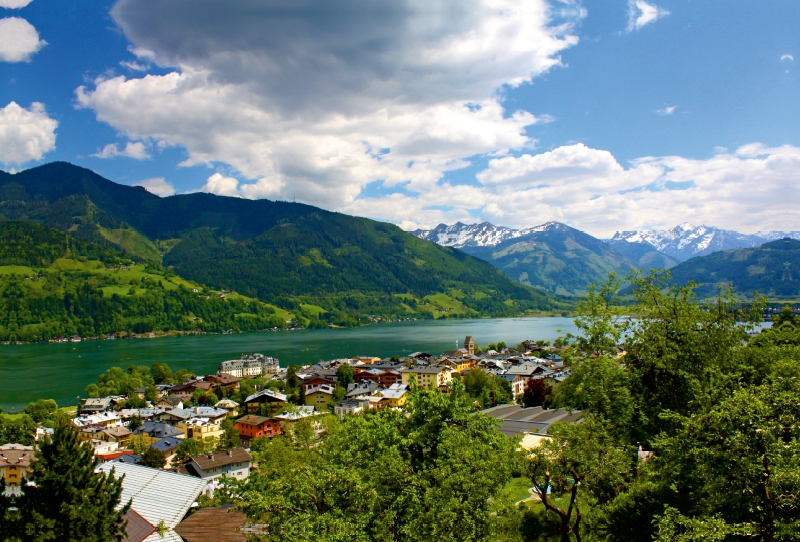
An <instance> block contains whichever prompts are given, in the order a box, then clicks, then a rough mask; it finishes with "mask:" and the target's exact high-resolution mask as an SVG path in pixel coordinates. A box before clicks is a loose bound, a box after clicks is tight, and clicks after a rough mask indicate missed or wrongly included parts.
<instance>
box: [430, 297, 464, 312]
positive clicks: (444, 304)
mask: <svg viewBox="0 0 800 542" xmlns="http://www.w3.org/2000/svg"><path fill="white" fill-rule="evenodd" d="M425 301H427V302H428V303H432V304H433V305H436V306H438V307H439V308H442V309H456V308H458V307H460V306H461V302H460V301H458V300H457V299H453V298H452V297H450V296H449V295H447V294H433V295H426V296H425Z"/></svg>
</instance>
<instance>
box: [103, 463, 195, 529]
mask: <svg viewBox="0 0 800 542" xmlns="http://www.w3.org/2000/svg"><path fill="white" fill-rule="evenodd" d="M112 469H113V470H114V475H115V476H117V477H118V478H119V477H121V476H123V475H124V476H125V478H124V479H123V480H122V498H121V499H120V502H121V503H127V502H128V499H133V504H132V505H131V508H133V509H134V510H136V513H138V514H139V515H140V516H142V517H143V518H144V519H146V520H147V521H149V522H150V523H151V524H152V525H158V523H159V522H160V521H161V520H164V525H166V527H167V528H169V529H170V531H171V530H172V529H173V528H174V527H175V526H176V525H177V524H178V523H180V522H181V520H182V519H183V518H184V516H185V515H186V512H188V511H189V508H190V507H191V506H192V503H193V502H194V501H195V500H197V497H199V496H200V494H201V493H202V492H203V490H204V489H205V488H206V481H205V480H201V479H199V478H195V477H194V476H186V475H183V474H176V473H174V472H168V471H164V470H159V469H153V468H150V467H144V466H142V465H131V464H129V463H103V464H102V465H100V466H99V467H98V470H99V471H102V472H106V473H108V472H111V470H112ZM175 536H177V535H175ZM149 538H150V537H148V539H149ZM159 540H170V539H168V538H159ZM174 540H180V538H179V537H177V538H174Z"/></svg>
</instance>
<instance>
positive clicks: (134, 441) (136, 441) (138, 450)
mask: <svg viewBox="0 0 800 542" xmlns="http://www.w3.org/2000/svg"><path fill="white" fill-rule="evenodd" d="M149 441H150V439H149V438H148V436H147V435H145V434H144V433H140V434H138V435H132V436H131V438H130V439H128V449H130V450H133V453H135V454H136V455H144V453H145V452H146V451H147V446H148V445H149Z"/></svg>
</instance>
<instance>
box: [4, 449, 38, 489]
mask: <svg viewBox="0 0 800 542" xmlns="http://www.w3.org/2000/svg"><path fill="white" fill-rule="evenodd" d="M33 457H34V455H33V447H32V446H23V445H22V444H3V445H2V446H0V476H2V478H3V480H5V483H6V487H10V488H17V487H19V485H20V484H21V483H22V479H23V478H25V476H26V475H28V474H30V473H31V472H32V470H31V461H33ZM12 490H13V489H12Z"/></svg>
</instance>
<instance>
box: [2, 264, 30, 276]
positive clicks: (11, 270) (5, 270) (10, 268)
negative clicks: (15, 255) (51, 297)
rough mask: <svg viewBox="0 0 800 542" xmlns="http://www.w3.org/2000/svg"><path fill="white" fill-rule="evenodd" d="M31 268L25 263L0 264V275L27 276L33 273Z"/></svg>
mask: <svg viewBox="0 0 800 542" xmlns="http://www.w3.org/2000/svg"><path fill="white" fill-rule="evenodd" d="M35 274H36V272H34V270H33V268H31V267H28V266H26V265H3V266H0V275H24V276H26V277H29V276H31V275H35Z"/></svg>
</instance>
